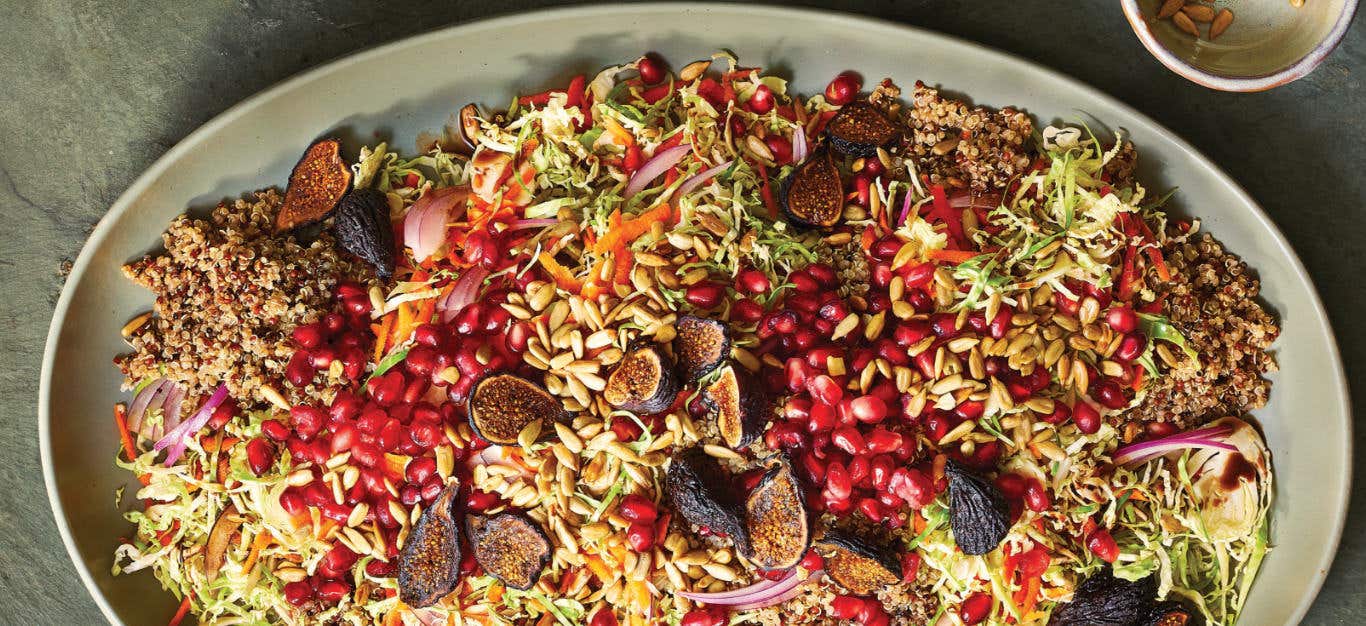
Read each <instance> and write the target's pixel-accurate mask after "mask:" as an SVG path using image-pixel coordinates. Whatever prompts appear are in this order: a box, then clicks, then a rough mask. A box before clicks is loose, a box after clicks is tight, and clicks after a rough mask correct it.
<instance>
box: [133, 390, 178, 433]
mask: <svg viewBox="0 0 1366 626" xmlns="http://www.w3.org/2000/svg"><path fill="white" fill-rule="evenodd" d="M167 382H169V381H167V380H166V379H165V378H158V379H156V380H154V381H152V382H150V383H147V386H146V387H143V388H142V390H141V391H139V392H138V393H137V395H135V396H133V404H132V405H130V406H129V407H128V430H129V431H130V432H139V431H140V430H141V429H142V416H143V414H145V413H146V412H147V407H148V406H149V405H150V404H151V403H152V395H153V394H155V393H156V392H157V391H158V390H159V389H161V386H162V385H165V384H167Z"/></svg>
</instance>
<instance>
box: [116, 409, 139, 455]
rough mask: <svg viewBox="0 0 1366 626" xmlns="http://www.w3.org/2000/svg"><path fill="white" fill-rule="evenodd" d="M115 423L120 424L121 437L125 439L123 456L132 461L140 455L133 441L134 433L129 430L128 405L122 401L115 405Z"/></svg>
mask: <svg viewBox="0 0 1366 626" xmlns="http://www.w3.org/2000/svg"><path fill="white" fill-rule="evenodd" d="M114 425H116V426H118V429H119V439H120V440H122V441H123V456H124V457H125V458H127V459H128V462H130V463H131V462H132V461H133V459H136V458H137V456H138V448H137V444H135V443H133V433H132V432H130V431H129V430H128V407H126V406H124V404H123V403H122V402H120V403H118V404H115V405H114Z"/></svg>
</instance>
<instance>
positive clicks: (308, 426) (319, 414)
mask: <svg viewBox="0 0 1366 626" xmlns="http://www.w3.org/2000/svg"><path fill="white" fill-rule="evenodd" d="M289 418H290V423H291V424H292V425H293V426H294V432H296V433H298V434H299V438H300V439H303V440H304V441H310V440H312V439H313V437H315V436H317V434H318V432H319V431H321V430H322V429H323V424H324V423H325V422H326V421H327V415H326V414H325V413H323V410H322V409H320V408H318V407H314V406H309V405H307V404H298V405H295V406H292V407H290V409H289Z"/></svg>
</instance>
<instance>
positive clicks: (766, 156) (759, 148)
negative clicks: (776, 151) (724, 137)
mask: <svg viewBox="0 0 1366 626" xmlns="http://www.w3.org/2000/svg"><path fill="white" fill-rule="evenodd" d="M745 148H748V149H749V151H750V153H751V154H753V155H754V156H756V157H759V158H760V159H763V160H764V161H768V162H770V163H771V162H772V161H773V151H772V150H770V149H769V148H768V144H766V143H764V140H762V139H760V138H759V137H758V136H756V135H746V136H745ZM694 245H695V244H694Z"/></svg>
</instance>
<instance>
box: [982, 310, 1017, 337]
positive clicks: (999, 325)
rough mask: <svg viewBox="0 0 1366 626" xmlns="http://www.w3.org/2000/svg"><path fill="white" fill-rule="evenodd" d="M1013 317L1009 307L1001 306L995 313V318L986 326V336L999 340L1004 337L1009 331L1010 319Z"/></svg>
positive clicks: (1013, 313) (1013, 314)
mask: <svg viewBox="0 0 1366 626" xmlns="http://www.w3.org/2000/svg"><path fill="white" fill-rule="evenodd" d="M1014 316H1015V312H1014V311H1012V310H1011V309H1010V306H1009V305H1001V310H1000V311H998V312H997V313H996V317H993V318H991V323H990V324H988V325H987V334H989V335H991V338H992V339H1000V338H1002V337H1005V336H1006V331H1008V330H1010V318H1012V317H1014Z"/></svg>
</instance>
